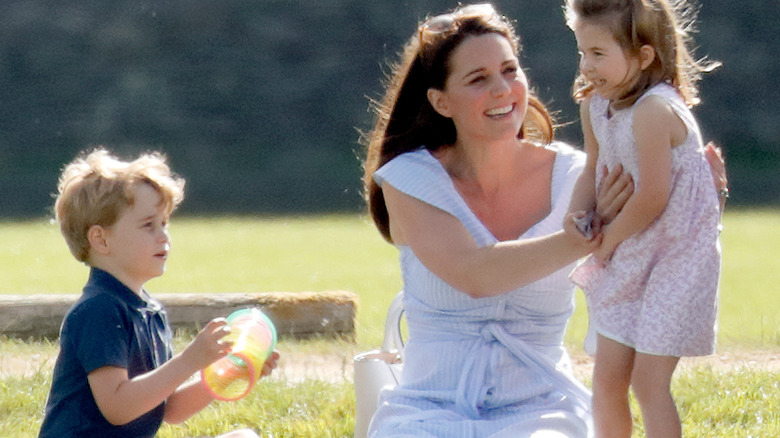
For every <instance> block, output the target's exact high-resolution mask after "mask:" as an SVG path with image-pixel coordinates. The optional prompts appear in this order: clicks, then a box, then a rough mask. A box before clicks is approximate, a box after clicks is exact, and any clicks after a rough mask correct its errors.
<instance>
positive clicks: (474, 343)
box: [369, 143, 592, 438]
mask: <svg viewBox="0 0 780 438" xmlns="http://www.w3.org/2000/svg"><path fill="white" fill-rule="evenodd" d="M550 147H551V148H553V149H554V150H556V158H555V165H554V170H553V177H552V184H551V185H552V187H551V196H552V211H551V212H550V214H549V216H547V217H546V218H545V219H543V220H542V221H540V222H539V223H537V224H536V225H534V226H533V227H532V228H531V229H530V230H528V231H527V232H526V233H525V234H523V235H522V236H520V237H521V238H531V237H537V236H544V235H547V234H550V233H553V232H556V231H558V230H560V229H561V226H562V225H561V224H562V221H563V217H564V215H565V214H566V211H567V209H568V205H569V199H570V196H571V192H572V188H573V185H574V182H575V180H576V179H577V176H578V175H579V174H580V172H581V170H582V167H583V165H584V163H585V156H584V154H583V153H581V152H578V151H576V150H574V149H573V148H571V147H569V146H567V145H565V144H560V143H556V144H554V145H552V146H550ZM374 178H375V180H376V181H377V183H379V184H380V185H382V184H390V185H392V186H393V187H395V188H396V189H398V190H400V191H402V192H404V193H406V194H408V195H410V196H413V197H415V198H417V199H420V200H422V201H423V202H426V203H428V204H430V205H433V206H435V207H437V208H440V209H442V210H444V211H446V212H448V213H450V214H452V215H453V216H455V217H456V218H458V219H459V220H460V221H461V222H462V223H463V225H464V226H465V227H466V228H467V229H468V230H469V232H470V233H471V235H472V236H473V237H474V239H475V240H476V242H477V244H478V245H481V246H486V245H490V244H494V243H496V242H497V239H496V238H495V237H494V236H493V235H492V234H491V233H490V231H489V230H488V229H487V228H486V227H485V226H484V225H483V224H482V223H481V222H480V221H479V219H478V218H477V217H476V216H475V215H474V213H473V212H472V211H471V210H470V209H469V207H468V205H467V204H466V202H465V201H464V200H463V198H461V196H460V195H459V194H458V192H457V191H456V190H455V187H454V185H453V183H452V180H451V179H450V177H449V175H448V174H447V172H446V170H445V169H444V168H443V167H442V166H441V164H440V163H439V161H438V160H437V159H436V158H434V157H433V156H432V155H431V154H430V152H428V151H427V150H426V149H422V148H421V149H418V150H416V151H413V152H409V153H405V154H403V155H401V156H399V157H397V158H395V159H393V160H392V161H390V162H389V163H387V164H386V165H385V166H383V167H382V168H381V169H379V170H378V171H377V172H376V173H375V175H374ZM399 251H400V262H401V271H402V275H403V283H404V308H405V312H406V319H407V324H408V331H409V332H408V338H409V339H408V342H407V344H406V347H405V350H404V351H405V358H404V360H405V362H404V367H403V373H402V377H401V383H400V385H399V386H398V387H396V388H394V389H392V390H386V391H383V392H382V394H381V396H380V400H379V406H378V409H377V411H376V413H375V415H374V418H373V419H372V422H371V425H370V429H369V436H371V437H389V436H393V437H400V436H408V437H447V438H451V437H504V436H506V437H515V438H516V437H531V436H533V437H569V438H571V437H588V436H591V435H592V428H591V426H590V423H591V416H590V392H589V391H588V389H587V388H585V387H584V386H583V385H582V384H580V383H579V382H578V381H576V380H575V379H574V377H573V376H572V374H571V363H570V361H569V356H568V354H567V353H566V350H565V348H564V346H563V336H564V332H565V329H566V323H567V321H568V320H569V317H570V316H571V314H572V312H573V310H574V297H573V295H574V287H573V286H572V284H571V283H570V281H569V279H568V273H569V272H570V271H571V268H572V266H567V267H565V268H562V269H561V270H560V271H558V272H556V273H554V274H552V275H550V276H549V277H546V278H544V279H542V280H539V281H537V282H535V283H532V284H530V285H527V286H525V287H522V288H519V289H516V290H514V291H512V292H509V293H506V294H503V295H500V296H496V297H491V298H481V299H474V298H471V297H469V296H468V295H466V294H465V293H463V292H460V291H458V290H456V289H454V288H453V287H451V286H450V285H448V284H447V283H445V282H444V281H443V280H442V279H440V278H438V277H437V276H436V275H434V274H433V273H432V272H431V271H429V270H428V269H427V268H426V267H425V266H424V265H423V264H422V263H421V262H420V260H419V259H417V257H416V256H415V254H414V253H413V252H412V250H411V249H410V248H409V247H408V246H403V245H401V246H399Z"/></svg>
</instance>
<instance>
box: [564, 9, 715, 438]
mask: <svg viewBox="0 0 780 438" xmlns="http://www.w3.org/2000/svg"><path fill="white" fill-rule="evenodd" d="M681 3H682V1H681V2H677V3H675V4H672V0H567V1H566V18H567V24H568V25H569V27H570V28H571V29H572V30H573V31H574V35H575V37H576V39H577V45H578V49H579V52H580V55H581V60H580V75H579V77H578V78H577V80H576V82H575V86H574V90H575V91H574V96H575V99H576V100H577V101H579V102H580V103H581V120H582V127H583V134H584V138H585V151H586V152H587V155H588V159H587V164H586V167H585V169H584V170H583V172H582V174H581V176H580V178H579V180H578V182H577V185H576V187H575V189H574V194H573V197H572V202H571V206H570V211H571V212H574V211H579V210H584V211H592V210H593V209H594V206H595V193H596V192H595V188H596V187H597V184H598V183H599V182H600V181H601V179H602V176H603V174H604V171H605V170H606V169H610V170H611V169H614V168H616V167H618V166H622V168H623V169H624V170H625V171H628V172H629V173H630V174H631V175H632V177H633V178H634V181H635V183H636V191H635V193H634V195H633V197H632V198H631V199H630V200H629V201H628V202H627V203H626V204H625V206H624V208H623V209H622V211H621V212H620V213H619V214H618V216H617V217H616V218H615V220H614V221H613V222H612V223H610V224H609V225H608V226H604V227H603V229H602V228H601V222H600V220H599V218H598V217H594V218H593V220H592V223H591V224H590V225H591V226H592V228H593V229H595V230H596V231H600V232H603V236H602V237H603V240H602V243H601V246H600V247H599V249H598V250H596V251H595V252H594V253H593V255H592V256H591V257H590V258H589V259H588V260H586V261H585V262H584V263H582V264H581V265H580V266H578V267H577V268H576V269H575V270H574V272H572V274H571V278H572V280H573V281H574V282H575V283H576V284H577V285H579V286H580V287H581V288H582V289H583V290H584V291H585V294H586V297H587V298H588V304H589V312H590V317H591V321H592V322H593V324H594V326H595V328H596V331H597V332H598V341H597V349H596V361H595V368H594V374H593V411H594V412H593V415H594V422H595V427H596V432H597V434H598V436H600V437H607V436H609V437H612V436H615V437H629V436H630V435H631V415H630V411H629V401H628V400H629V398H628V390H629V386H631V387H632V388H633V390H634V393H635V395H636V398H637V401H638V402H639V405H640V407H641V409H642V414H643V417H644V421H645V428H646V431H647V436H648V437H675V436H680V435H681V426H680V420H679V417H678V414H677V409H676V407H675V403H674V400H673V399H672V396H671V393H670V388H669V387H670V383H671V378H672V374H673V373H674V369H675V367H676V366H677V363H678V360H679V358H680V357H681V356H698V355H707V354H711V353H712V352H713V350H714V343H715V317H716V302H717V290H718V280H719V271H720V247H719V243H718V223H719V218H720V206H719V202H718V193H717V192H716V190H715V189H714V188H713V185H712V174H711V173H710V169H709V166H708V164H707V160H706V158H705V155H704V147H703V146H702V141H701V135H700V133H699V128H698V126H697V124H696V121H695V120H694V118H693V116H692V115H691V112H690V111H689V109H688V107H689V106H692V105H694V104H696V103H697V101H698V100H697V98H696V87H695V82H696V80H697V79H698V77H697V76H698V74H699V73H700V72H703V71H709V70H711V69H712V68H714V67H716V65H715V64H714V63H711V64H708V65H704V64H703V63H701V62H698V61H695V60H694V59H693V58H692V56H691V53H690V52H689V51H688V49H687V48H686V40H685V29H687V27H686V26H687V25H688V24H690V23H684V22H683V20H682V18H683V17H682V16H681V15H682V14H681V9H680V8H681V7H682V6H684V5H682V4H681ZM565 226H566V227H567V228H572V227H573V225H572V224H568V223H567V224H565ZM568 231H570V232H571V231H572V230H568Z"/></svg>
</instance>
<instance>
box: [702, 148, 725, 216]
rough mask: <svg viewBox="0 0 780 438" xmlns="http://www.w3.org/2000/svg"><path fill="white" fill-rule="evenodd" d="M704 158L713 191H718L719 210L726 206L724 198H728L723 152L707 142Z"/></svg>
mask: <svg viewBox="0 0 780 438" xmlns="http://www.w3.org/2000/svg"><path fill="white" fill-rule="evenodd" d="M704 156H705V157H707V162H708V163H709V164H710V171H712V180H713V183H714V184H715V190H717V191H718V200H720V210H721V211H723V207H724V206H725V204H726V198H728V197H729V179H728V177H727V176H726V161H725V160H724V159H723V151H722V150H721V148H719V147H718V146H717V145H716V144H715V143H713V142H709V143H707V146H706V147H705V148H704Z"/></svg>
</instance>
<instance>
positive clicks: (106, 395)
mask: <svg viewBox="0 0 780 438" xmlns="http://www.w3.org/2000/svg"><path fill="white" fill-rule="evenodd" d="M226 327H227V326H226V325H225V320H224V319H215V320H212V321H210V322H209V323H208V324H207V325H206V327H205V328H203V330H201V332H200V333H198V335H197V336H196V337H195V340H193V341H192V343H191V344H190V345H189V346H187V348H186V349H185V350H184V351H182V352H181V353H180V354H177V355H176V356H174V357H173V358H172V359H171V360H169V361H167V362H165V363H164V364H162V365H161V366H160V367H159V368H156V369H154V370H152V371H150V372H148V373H145V374H142V375H139V376H136V377H134V378H133V379H130V378H129V377H128V374H127V370H126V369H124V368H119V367H114V366H105V367H101V368H98V369H96V370H94V371H92V372H91V373H89V376H88V377H87V378H88V380H89V386H90V389H91V390H92V394H93V395H94V397H95V402H96V403H97V406H98V408H99V409H100V412H101V413H102V414H103V416H104V417H105V418H106V420H107V421H108V422H109V423H111V424H114V425H123V424H127V423H129V422H131V421H133V420H135V419H136V418H138V417H140V416H141V415H143V414H145V413H147V412H149V411H151V410H152V409H154V408H155V407H156V406H157V405H159V404H160V403H162V402H163V401H165V400H166V399H167V398H168V397H169V396H170V395H171V394H173V393H174V392H175V391H176V389H177V388H178V387H179V385H181V384H182V383H183V382H184V381H185V380H187V379H188V378H189V377H190V376H192V374H194V373H195V372H196V371H198V370H200V369H201V368H204V367H206V366H208V365H209V364H211V363H212V362H214V361H215V360H217V359H219V358H221V357H223V356H225V355H226V354H227V353H228V351H229V348H230V345H229V344H223V343H220V342H219V340H220V339H221V338H222V337H223V336H225V335H226V334H227V331H226V330H225V328H226Z"/></svg>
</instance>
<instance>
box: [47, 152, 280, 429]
mask: <svg viewBox="0 0 780 438" xmlns="http://www.w3.org/2000/svg"><path fill="white" fill-rule="evenodd" d="M58 189H59V193H58V197H57V201H56V203H55V213H56V218H57V221H58V223H59V225H60V230H61V231H62V234H63V236H64V237H65V241H66V242H67V244H68V247H69V248H70V251H71V253H73V255H74V256H75V257H76V259H78V260H79V261H81V262H84V263H85V264H87V265H88V266H90V268H91V270H90V276H89V280H88V281H87V284H86V286H85V287H84V290H83V295H82V296H81V298H80V299H79V300H78V301H77V302H76V303H75V304H74V305H73V307H72V308H71V309H70V310H69V311H68V313H67V315H66V316H65V320H64V322H63V324H62V328H61V332H60V354H59V357H58V358H57V362H56V364H55V367H54V376H53V381H52V387H51V392H50V394H49V399H48V401H47V404H46V415H45V418H44V421H43V425H42V426H41V431H40V435H39V436H40V437H82V436H83V437H109V436H110V437H151V436H154V435H155V433H156V432H157V430H158V428H159V427H160V425H161V423H162V421H166V422H169V423H178V422H182V421H184V420H186V419H187V418H189V417H190V416H192V415H193V414H195V413H197V412H198V411H200V410H201V409H203V408H204V407H205V406H207V405H208V404H209V403H210V402H211V401H212V400H213V398H212V397H211V396H210V395H209V394H208V393H207V391H206V390H205V389H204V388H203V386H202V385H201V384H200V382H198V381H197V380H195V381H187V380H188V379H189V377H190V376H192V375H193V374H194V373H195V372H196V371H198V370H200V369H202V368H204V367H206V366H208V365H210V364H211V363H212V362H214V361H215V360H217V359H219V358H221V357H223V356H225V355H226V354H227V353H228V352H229V350H230V345H229V344H228V343H223V342H221V341H220V340H221V338H222V337H223V336H225V335H226V334H227V333H228V331H229V328H228V327H227V326H226V324H225V320H224V318H218V319H215V320H212V321H210V322H209V323H208V324H207V325H206V327H205V328H204V329H203V330H201V332H200V333H198V335H197V336H196V337H195V339H194V340H193V341H192V343H191V344H190V345H188V346H187V348H185V349H184V351H182V352H181V353H179V354H177V355H175V356H174V355H173V349H172V345H171V338H172V333H171V328H170V326H169V324H168V319H167V315H166V313H165V310H164V309H163V307H162V306H161V305H160V303H159V302H158V301H156V300H155V299H154V298H152V297H151V296H149V294H148V293H147V292H146V291H145V290H144V289H143V285H144V283H146V282H147V281H148V280H150V279H152V278H155V277H159V276H160V275H162V274H163V271H164V270H165V261H166V259H167V257H168V252H169V250H170V237H169V234H168V219H169V217H170V215H171V213H172V212H173V210H174V209H176V207H177V206H178V205H179V203H180V202H181V201H182V199H183V196H184V180H183V179H180V178H178V177H176V176H174V175H172V173H171V171H170V169H169V168H168V165H167V164H166V162H165V159H164V157H162V156H161V155H159V154H156V153H153V154H145V155H142V156H140V157H139V158H137V159H136V160H134V161H131V162H124V161H120V160H118V159H116V158H114V157H113V156H111V155H110V154H109V153H108V152H106V151H105V150H96V151H94V152H92V153H90V154H89V155H87V156H85V157H80V158H77V159H76V160H74V161H73V162H71V163H70V164H68V165H67V166H66V167H65V169H64V171H63V173H62V175H61V177H60V180H59V185H58ZM278 358H279V355H278V353H276V352H274V353H273V354H272V356H271V357H270V358H269V359H268V361H267V362H266V363H265V366H264V368H263V372H264V375H267V374H269V373H270V372H271V370H273V368H275V367H276V361H277V359H278ZM185 381H187V382H186V383H185ZM230 436H253V437H256V436H257V435H256V434H255V433H254V432H251V431H238V432H233V433H232V434H230Z"/></svg>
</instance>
